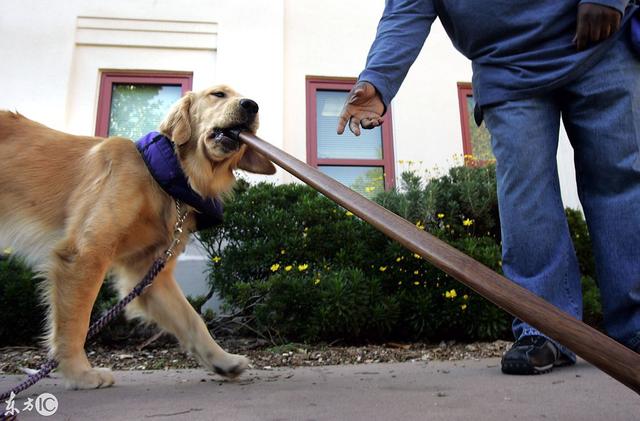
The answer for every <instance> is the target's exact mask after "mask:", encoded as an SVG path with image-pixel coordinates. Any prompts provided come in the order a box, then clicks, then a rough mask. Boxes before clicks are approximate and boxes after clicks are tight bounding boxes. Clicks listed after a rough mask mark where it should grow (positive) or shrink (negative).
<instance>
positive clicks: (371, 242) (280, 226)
mask: <svg viewBox="0 0 640 421" xmlns="http://www.w3.org/2000/svg"><path fill="white" fill-rule="evenodd" d="M494 183H495V175H494V172H493V171H492V169H491V168H488V169H487V168H454V169H452V170H451V171H450V173H449V174H448V175H447V176H445V177H443V178H440V179H436V180H431V181H429V182H423V181H422V180H421V179H420V178H419V177H418V176H417V175H416V174H412V173H405V174H403V175H402V186H401V188H400V189H398V190H393V191H390V192H386V193H383V194H381V195H380V196H378V198H377V201H378V202H379V203H380V204H382V205H383V206H385V207H387V208H388V209H390V210H392V211H393V212H395V213H397V214H399V215H400V216H403V217H405V218H407V219H408V220H410V221H411V222H413V223H415V224H416V225H417V226H418V227H420V228H422V229H426V230H428V231H430V232H431V233H432V234H434V235H437V236H438V237H440V238H443V239H445V240H447V241H448V242H449V243H450V244H452V245H453V246H454V247H457V248H459V249H460V250H462V251H463V252H465V253H467V254H469V255H471V256H473V257H475V258H476V259H478V260H480V261H482V262H483V263H485V264H487V265H488V266H490V267H492V268H493V269H494V270H498V271H499V270H500V266H499V261H500V250H499V243H498V240H497V238H498V236H497V232H499V226H498V225H497V223H496V220H495V218H496V215H497V200H496V198H495V186H493V184H494ZM491 186H493V187H491ZM454 202H455V203H454ZM225 215H226V220H225V223H224V224H223V225H222V226H221V227H219V228H216V229H213V230H210V231H207V232H205V233H202V234H201V240H202V241H203V242H204V243H205V244H206V245H207V246H208V249H209V250H210V252H211V255H212V260H211V262H210V272H209V279H210V282H211V283H212V286H213V288H214V289H215V290H216V291H217V292H218V293H220V295H221V296H222V297H223V298H224V299H225V300H227V301H228V302H229V303H230V304H231V305H232V306H234V307H237V308H248V312H247V317H248V318H249V320H250V327H251V328H252V329H253V330H255V331H257V332H259V333H261V334H263V335H265V336H268V335H270V336H271V337H276V338H281V339H282V340H283V341H286V340H291V341H296V340H298V341H299V340H306V341H318V340H327V341H329V340H336V339H341V340H344V341H364V340H389V339H395V340H416V339H430V340H440V339H452V338H454V339H466V340H474V339H491V338H496V337H502V336H505V335H506V334H508V331H509V325H510V317H509V316H508V315H507V314H506V313H504V312H503V311H501V310H499V309H497V308H495V307H494V306H493V305H492V304H490V303H488V302H487V301H486V300H484V299H483V298H482V297H480V296H478V295H477V294H475V293H474V292H472V291H470V290H469V289H468V288H466V287H464V286H462V285H460V284H459V283H458V282H457V281H455V280H453V279H452V278H450V277H449V276H448V275H446V274H445V273H443V272H441V271H440V270H438V269H436V268H435V267H433V266H431V265H430V264H428V263H426V262H425V261H423V260H422V259H420V258H416V256H417V255H414V254H413V253H410V252H409V251H407V250H406V249H404V248H403V247H402V246H400V245H399V244H397V243H395V242H393V241H391V240H389V239H388V238H386V237H385V236H384V235H382V234H381V233H379V232H378V231H377V230H375V229H374V228H372V227H371V226H369V225H368V224H367V223H365V222H363V221H361V220H360V219H358V218H357V217H355V216H353V215H352V214H351V213H350V212H348V211H346V210H344V209H342V208H340V207H339V206H337V205H336V204H334V203H333V202H331V201H330V200H328V199H327V198H326V197H324V196H322V195H321V194H319V193H317V192H316V191H314V190H312V189H311V188H309V187H306V186H303V185H299V184H290V185H277V186H276V185H272V184H266V183H262V184H258V185H256V186H247V185H246V184H244V183H242V184H241V185H240V186H239V188H238V189H237V191H236V192H235V196H234V198H233V199H232V200H231V201H229V202H228V203H227V206H226V212H225ZM418 257H419V256H418ZM256 303H258V304H256Z"/></svg>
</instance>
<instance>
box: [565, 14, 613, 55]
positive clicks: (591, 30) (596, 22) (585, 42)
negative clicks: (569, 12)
mask: <svg viewBox="0 0 640 421" xmlns="http://www.w3.org/2000/svg"><path fill="white" fill-rule="evenodd" d="M621 18H622V16H621V14H620V12H618V11H617V10H616V9H613V8H610V7H607V6H601V5H596V4H591V3H584V4H581V5H580V7H578V22H577V26H576V36H575V37H574V39H573V43H574V44H575V45H576V48H577V49H578V50H584V49H585V48H587V47H588V46H589V44H595V43H598V42H600V41H604V40H605V39H607V38H609V37H610V36H611V35H612V34H614V33H615V32H616V31H618V29H620V20H621Z"/></svg>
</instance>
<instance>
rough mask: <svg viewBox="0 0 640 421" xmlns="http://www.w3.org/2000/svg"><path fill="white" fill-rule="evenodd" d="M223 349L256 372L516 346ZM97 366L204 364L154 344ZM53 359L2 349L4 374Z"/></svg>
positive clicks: (97, 360)
mask: <svg viewBox="0 0 640 421" xmlns="http://www.w3.org/2000/svg"><path fill="white" fill-rule="evenodd" d="M219 343H220V344H221V346H222V347H223V348H225V349H227V350H228V351H229V352H234V353H239V354H243V355H246V356H247V357H249V358H250V359H251V361H252V365H253V367H254V368H260V369H264V368H267V369H268V368H270V367H297V366H322V365H342V364H368V363H381V362H382V363H384V362H403V361H432V360H439V361H442V360H449V361H453V360H468V359H480V358H491V357H500V356H502V354H503V353H504V352H505V351H506V350H507V349H508V348H509V347H510V346H511V342H507V341H495V342H476V343H471V344H463V343H455V342H448V343H445V342H442V343H440V344H435V345H434V344H424V343H413V344H399V343H387V344H383V345H366V346H330V345H313V346H312V345H303V344H287V345H282V346H277V347H273V346H268V345H267V344H265V343H264V342H261V341H256V340H253V339H222V340H220V341H219ZM87 354H88V356H89V360H90V361H91V363H92V364H93V365H95V366H98V367H111V368H112V369H114V370H164V369H167V370H168V369H180V368H197V367H199V365H198V363H197V362H196V361H195V360H194V359H193V358H191V357H190V356H189V355H188V354H186V353H184V352H183V351H182V350H181V349H180V348H179V347H178V346H177V345H176V344H172V343H166V342H163V341H160V343H154V344H152V345H150V346H147V347H145V348H144V349H139V346H126V347H123V348H117V349H114V348H111V347H105V346H100V345H91V346H89V348H88V352H87ZM46 359H47V353H46V351H45V350H44V349H42V348H36V347H5V348H0V373H2V374H17V373H22V372H23V371H22V370H21V368H22V367H27V368H31V369H36V368H38V366H39V365H40V364H42V363H44V362H45V361H46Z"/></svg>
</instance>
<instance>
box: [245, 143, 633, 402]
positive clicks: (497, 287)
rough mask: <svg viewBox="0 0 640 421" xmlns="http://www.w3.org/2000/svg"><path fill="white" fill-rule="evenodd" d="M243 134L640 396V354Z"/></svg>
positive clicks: (285, 165) (270, 155)
mask: <svg viewBox="0 0 640 421" xmlns="http://www.w3.org/2000/svg"><path fill="white" fill-rule="evenodd" d="M239 137H240V140H242V141H243V142H244V143H246V144H247V145H249V146H250V147H252V148H254V149H255V150H256V151H258V152H260V153H261V154H263V155H264V156H266V157H267V158H269V159H270V160H272V161H273V162H274V163H276V164H277V165H279V166H280V167H282V168H283V169H285V170H286V171H288V172H289V173H291V174H293V175H294V176H296V177H297V178H299V179H300V180H302V181H304V182H305V183H307V184H308V185H310V186H311V187H313V188H314V189H316V190H318V191H319V192H321V193H323V194H324V195H326V196H327V197H329V198H330V199H331V200H333V201H334V202H336V203H338V204H339V205H341V206H343V207H345V208H346V209H348V210H350V211H351V212H353V213H354V214H356V215H358V216H359V217H360V218H362V219H363V220H365V221H367V222H368V223H370V224H371V225H373V226H374V227H375V228H377V229H378V230H380V231H381V232H383V233H384V234H385V235H387V236H388V237H390V238H392V239H394V240H396V241H397V242H399V243H400V244H402V245H403V246H404V247H406V248H407V249H409V250H411V251H412V252H414V253H417V254H419V255H420V256H422V258H424V259H425V260H427V261H428V262H429V263H431V264H433V265H434V266H436V267H437V268H439V269H441V270H442V271H444V272H446V273H448V274H449V275H451V276H452V277H454V278H455V279H457V280H458V281H460V282H462V283H463V284H465V285H466V286H468V287H469V288H471V289H473V290H474V291H476V292H477V293H478V294H480V295H482V296H483V297H484V298H486V299H488V300H489V301H491V302H493V303H494V304H496V305H498V306H500V307H502V308H503V309H504V310H506V311H508V312H509V313H511V314H512V315H514V316H516V317H517V318H519V319H521V320H524V321H525V322H526V323H528V324H530V325H531V326H533V327H535V328H536V329H538V330H540V331H541V332H543V333H544V334H546V335H548V336H549V337H550V338H553V339H554V340H556V341H558V342H559V343H561V344H563V345H564V346H566V347H567V348H569V349H571V350H572V351H573V352H575V353H576V354H578V355H579V356H580V357H582V358H584V359H585V360H587V361H589V362H590V363H591V364H593V365H595V366H596V367H598V368H599V369H601V370H602V371H604V372H605V373H607V374H609V375H610V376H612V377H613V378H615V379H616V380H618V381H620V382H621V383H623V384H624V385H626V386H628V387H629V388H631V389H632V390H634V391H635V392H636V393H638V394H640V354H637V353H635V352H633V351H632V350H630V349H629V348H627V347H625V346H624V345H622V344H620V343H618V342H616V341H615V340H613V339H611V338H609V337H608V336H606V335H604V334H602V333H600V332H598V331H597V330H595V329H593V328H591V327H589V326H587V325H586V324H584V323H582V322H581V321H579V320H577V319H575V318H573V317H571V316H569V315H568V314H566V313H564V312H562V311H560V310H559V309H558V308H557V307H555V306H553V305H552V304H549V303H548V302H546V301H545V300H543V299H542V298H540V297H538V296H537V295H535V294H533V293H532V292H530V291H528V290H526V289H524V288H522V287H521V286H519V285H517V284H515V283H514V282H512V281H510V280H508V279H507V278H505V277H503V276H501V275H499V274H497V273H495V272H494V271H492V270H491V269H489V268H488V267H486V266H484V265H483V264H481V263H479V262H477V261H476V260H474V259H472V258H471V257H469V256H467V255H465V254H464V253H462V252H460V251H458V250H457V249H455V248H453V247H451V246H449V245H448V244H446V243H445V242H443V241H441V240H439V239H437V238H436V237H434V236H432V235H431V234H429V233H426V232H424V231H422V230H419V229H417V228H416V227H415V226H414V225H413V224H412V223H410V222H408V221H407V220H405V219H403V218H401V217H399V216H398V215H396V214H394V213H392V212H390V211H388V210H387V209H385V208H383V207H382V206H380V205H378V204H377V203H374V202H372V201H370V200H368V199H367V198H365V197H364V196H362V195H360V194H358V193H356V192H354V191H353V190H351V189H349V188H347V187H345V186H344V185H342V184H340V183H339V182H337V181H335V180H334V179H332V178H330V177H328V176H327V175H325V174H323V173H321V172H320V171H318V170H317V169H315V168H312V167H310V166H308V165H307V164H305V163H304V162H302V161H300V160H298V159H296V158H294V157H293V156H291V155H289V154H288V153H286V152H284V151H281V150H280V149H278V148H276V147H275V146H273V145H271V144H269V143H267V142H265V141H264V140H262V139H260V138H258V137H256V136H254V135H252V134H250V133H246V132H242V133H240V136H239ZM363 241H365V240H363Z"/></svg>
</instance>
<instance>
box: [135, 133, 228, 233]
mask: <svg viewBox="0 0 640 421" xmlns="http://www.w3.org/2000/svg"><path fill="white" fill-rule="evenodd" d="M136 147H137V148H138V151H139V152H140V155H141V156H142V159H144V162H145V164H147V168H148V169H149V172H150V173H151V175H152V176H153V178H154V180H156V182H157V183H158V184H159V185H160V187H162V190H164V191H165V192H166V193H167V194H168V195H169V196H171V197H173V198H174V199H176V200H181V201H182V202H184V203H186V204H187V205H189V206H191V207H192V208H194V209H195V210H196V211H197V213H196V231H200V230H203V229H207V228H211V227H213V226H215V225H220V224H221V223H222V202H220V200H219V199H218V198H215V199H211V198H203V197H202V196H200V195H199V194H198V193H196V192H195V191H193V189H192V188H191V186H190V185H189V183H188V181H187V177H186V176H185V175H184V172H183V171H182V167H180V163H179V162H178V157H177V156H176V154H175V151H174V145H173V142H172V141H171V139H169V138H168V137H166V136H164V135H163V134H161V133H158V132H151V133H148V134H146V135H145V136H143V137H141V138H140V139H138V141H137V142H136Z"/></svg>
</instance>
